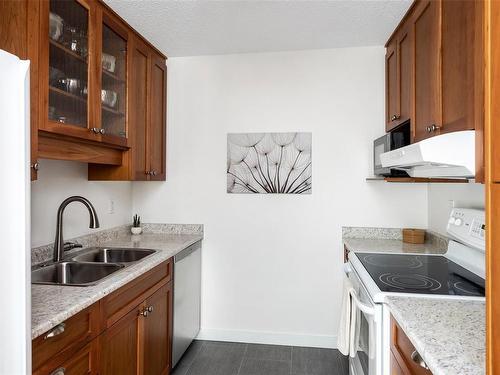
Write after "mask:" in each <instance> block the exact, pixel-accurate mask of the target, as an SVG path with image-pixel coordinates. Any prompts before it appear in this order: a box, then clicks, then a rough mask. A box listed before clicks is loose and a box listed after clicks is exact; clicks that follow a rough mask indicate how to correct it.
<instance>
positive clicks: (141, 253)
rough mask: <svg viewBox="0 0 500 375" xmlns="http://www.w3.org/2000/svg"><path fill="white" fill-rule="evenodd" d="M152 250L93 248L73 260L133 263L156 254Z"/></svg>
mask: <svg viewBox="0 0 500 375" xmlns="http://www.w3.org/2000/svg"><path fill="white" fill-rule="evenodd" d="M155 252H156V251H155V250H151V249H127V248H117V247H112V248H105V247H99V248H93V249H90V250H88V251H85V252H83V253H82V254H78V255H76V256H74V257H73V258H72V260H73V261H75V262H96V263H132V262H137V261H139V260H141V259H143V258H145V257H147V256H148V255H151V254H153V253H155Z"/></svg>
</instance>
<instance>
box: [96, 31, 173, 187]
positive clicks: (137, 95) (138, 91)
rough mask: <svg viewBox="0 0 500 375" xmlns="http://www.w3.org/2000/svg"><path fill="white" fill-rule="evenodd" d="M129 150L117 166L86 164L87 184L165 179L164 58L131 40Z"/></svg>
mask: <svg viewBox="0 0 500 375" xmlns="http://www.w3.org/2000/svg"><path fill="white" fill-rule="evenodd" d="M130 65H131V71H130V75H129V84H128V86H129V88H130V94H129V105H128V106H129V108H130V111H129V124H130V129H131V136H132V143H131V149H130V150H129V151H127V152H126V153H124V155H123V162H122V164H121V165H120V166H109V165H98V164H89V172H88V176H89V180H108V181H109V180H114V181H116V180H118V181H119V180H132V181H164V180H165V179H166V101H167V91H166V89H167V66H166V64H165V58H164V57H163V56H161V55H159V54H158V53H157V52H155V51H154V50H153V49H151V48H150V47H149V46H147V45H146V44H145V43H143V42H142V41H141V40H140V39H139V38H133V40H132V41H131V48H130Z"/></svg>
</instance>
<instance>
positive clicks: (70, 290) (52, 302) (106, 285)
mask: <svg viewBox="0 0 500 375" xmlns="http://www.w3.org/2000/svg"><path fill="white" fill-rule="evenodd" d="M202 239H203V234H202V233H199V234H168V233H146V234H143V235H139V236H133V235H126V234H122V235H120V236H118V237H116V238H113V239H111V240H109V241H107V242H106V241H105V242H102V243H101V245H106V246H127V247H142V248H149V249H155V250H157V252H156V253H155V254H153V255H151V256H148V257H147V258H144V259H143V260H141V261H139V262H137V263H136V264H134V265H131V266H129V267H126V268H124V269H122V270H119V271H117V272H116V273H115V274H113V275H111V276H109V277H107V278H106V279H104V280H102V281H101V282H100V283H99V284H97V285H95V286H89V287H71V286H53V285H32V286H31V338H32V339H34V338H36V337H38V336H39V335H41V334H42V333H44V332H46V331H48V330H50V329H51V328H53V327H54V326H56V325H57V324H59V323H61V322H63V321H64V320H66V319H68V318H69V317H71V316H73V315H75V314H76V313H78V312H80V311H82V310H83V309H85V308H86V307H88V306H90V305H92V304H93V303H94V302H96V301H98V300H100V299H101V298H103V297H104V296H106V295H108V294H110V293H111V292H113V291H115V290H117V289H118V288H120V287H121V286H123V285H125V284H127V283H128V282H130V281H132V280H133V279H135V278H137V277H138V276H140V275H142V274H143V273H145V272H147V271H149V270H150V269H152V268H154V267H155V266H157V265H158V264H160V263H162V262H164V261H165V260H167V259H169V258H171V257H173V256H174V255H176V254H177V253H178V252H180V251H182V250H183V249H185V248H186V247H188V246H190V245H192V244H194V243H196V242H198V241H201V240H202Z"/></svg>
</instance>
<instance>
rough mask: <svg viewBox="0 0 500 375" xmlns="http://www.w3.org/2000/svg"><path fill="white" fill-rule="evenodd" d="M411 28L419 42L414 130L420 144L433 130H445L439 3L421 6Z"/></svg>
mask: <svg viewBox="0 0 500 375" xmlns="http://www.w3.org/2000/svg"><path fill="white" fill-rule="evenodd" d="M411 25H412V28H413V30H414V38H415V42H414V43H415V44H414V45H415V58H414V64H415V70H414V71H415V77H414V99H415V112H414V114H413V129H414V141H420V140H422V139H424V138H427V137H428V136H429V134H431V133H429V131H428V129H430V127H431V126H432V127H433V129H434V128H436V129H438V128H440V127H441V121H440V114H441V113H440V97H441V95H440V86H441V85H440V78H441V77H440V71H439V67H440V51H439V49H440V43H439V39H440V30H439V2H437V1H430V0H429V1H422V2H420V3H419V6H417V8H416V9H415V14H414V17H412V20H411ZM432 134H434V133H432Z"/></svg>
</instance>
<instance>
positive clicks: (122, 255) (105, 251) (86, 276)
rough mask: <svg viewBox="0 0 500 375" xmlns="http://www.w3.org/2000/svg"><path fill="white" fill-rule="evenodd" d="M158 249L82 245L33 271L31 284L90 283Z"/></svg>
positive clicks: (95, 282) (94, 282) (92, 283)
mask: <svg viewBox="0 0 500 375" xmlns="http://www.w3.org/2000/svg"><path fill="white" fill-rule="evenodd" d="M155 252H156V250H152V249H139V248H112V247H93V248H88V249H83V250H81V251H78V252H77V253H75V254H73V255H72V256H70V257H68V260H65V261H62V262H57V263H52V264H47V265H44V266H41V267H40V268H37V269H35V270H33V271H32V272H31V283H32V284H48V285H70V286H91V285H95V284H97V283H98V282H99V281H102V280H103V279H104V278H106V277H108V276H109V275H111V274H113V273H114V272H116V271H119V270H121V269H122V268H125V267H127V266H129V265H132V264H134V263H136V262H138V261H140V260H142V259H144V258H145V257H147V256H149V255H151V254H154V253H155Z"/></svg>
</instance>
